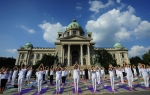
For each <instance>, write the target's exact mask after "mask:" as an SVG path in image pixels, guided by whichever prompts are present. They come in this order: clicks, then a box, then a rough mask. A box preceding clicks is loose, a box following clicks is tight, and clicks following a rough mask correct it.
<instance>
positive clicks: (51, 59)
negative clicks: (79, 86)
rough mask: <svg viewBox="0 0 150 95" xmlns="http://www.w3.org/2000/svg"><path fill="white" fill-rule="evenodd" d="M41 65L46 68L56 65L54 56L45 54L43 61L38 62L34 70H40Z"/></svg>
mask: <svg viewBox="0 0 150 95" xmlns="http://www.w3.org/2000/svg"><path fill="white" fill-rule="evenodd" d="M41 63H43V65H44V66H48V67H51V66H52V65H53V64H54V56H52V55H46V54H44V55H43V57H42V59H41V60H40V61H38V62H37V64H36V65H34V66H33V68H35V69H36V68H38V66H39V65H40V64H41Z"/></svg>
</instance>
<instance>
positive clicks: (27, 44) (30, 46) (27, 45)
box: [24, 42, 33, 48]
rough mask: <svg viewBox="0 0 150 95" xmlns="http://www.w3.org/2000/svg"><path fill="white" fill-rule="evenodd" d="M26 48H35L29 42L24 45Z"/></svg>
mask: <svg viewBox="0 0 150 95" xmlns="http://www.w3.org/2000/svg"><path fill="white" fill-rule="evenodd" d="M24 48H33V45H32V44H31V43H30V42H28V43H26V44H25V45H24Z"/></svg>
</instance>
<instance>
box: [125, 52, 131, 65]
mask: <svg viewBox="0 0 150 95" xmlns="http://www.w3.org/2000/svg"><path fill="white" fill-rule="evenodd" d="M126 59H127V63H129V64H130V62H129V57H128V53H126Z"/></svg>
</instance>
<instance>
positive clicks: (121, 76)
mask: <svg viewBox="0 0 150 95" xmlns="http://www.w3.org/2000/svg"><path fill="white" fill-rule="evenodd" d="M118 74H119V77H120V79H121V83H124V79H123V73H122V69H121V67H119V68H118Z"/></svg>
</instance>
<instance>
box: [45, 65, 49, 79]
mask: <svg viewBox="0 0 150 95" xmlns="http://www.w3.org/2000/svg"><path fill="white" fill-rule="evenodd" d="M45 68H46V69H45V80H46V81H47V80H48V72H49V67H48V66H46V67H45Z"/></svg>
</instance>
